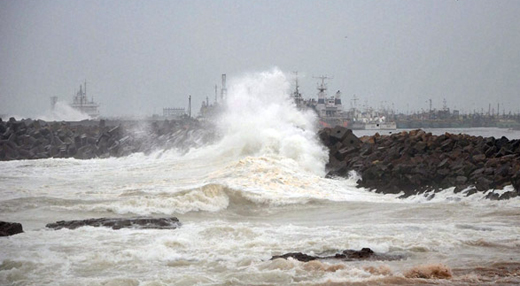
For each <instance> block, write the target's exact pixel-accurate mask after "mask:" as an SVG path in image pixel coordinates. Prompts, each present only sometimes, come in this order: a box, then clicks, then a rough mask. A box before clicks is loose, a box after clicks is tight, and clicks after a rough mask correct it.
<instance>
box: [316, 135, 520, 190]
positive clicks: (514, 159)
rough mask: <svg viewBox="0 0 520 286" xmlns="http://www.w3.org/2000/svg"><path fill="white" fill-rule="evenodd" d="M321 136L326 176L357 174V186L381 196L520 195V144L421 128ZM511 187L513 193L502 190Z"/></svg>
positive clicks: (517, 141)
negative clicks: (326, 151) (444, 192)
mask: <svg viewBox="0 0 520 286" xmlns="http://www.w3.org/2000/svg"><path fill="white" fill-rule="evenodd" d="M319 137H320V139H321V141H322V142H323V144H324V145H325V146H327V147H328V148H329V162H328V164H327V168H328V170H329V173H328V176H330V177H334V176H340V177H347V176H349V172H350V171H356V172H358V173H359V174H360V175H361V179H360V180H359V181H358V185H359V186H361V187H365V188H369V189H373V190H375V191H376V192H379V193H395V194H397V193H401V192H404V195H403V196H404V197H406V196H410V195H416V194H420V193H425V192H428V195H430V196H434V193H431V191H439V190H443V189H446V188H450V187H455V192H461V191H464V192H465V193H466V194H467V195H471V194H474V193H476V192H487V194H486V197H487V198H489V199H509V198H512V197H516V196H518V195H519V194H520V140H508V139H507V138H506V137H502V138H498V139H496V138H494V137H487V138H483V137H481V136H470V135H465V134H450V133H445V134H443V135H438V136H437V135H432V134H431V133H426V132H425V131H423V130H420V129H419V130H413V131H410V132H406V131H403V132H400V133H396V134H392V135H385V136H381V135H379V134H377V133H376V134H375V135H374V136H365V137H361V138H357V137H356V136H355V135H354V134H353V133H352V131H351V130H349V129H346V128H343V127H339V126H336V127H335V128H332V129H331V128H325V129H322V130H320V132H319ZM510 185H512V186H513V189H514V190H512V189H511V188H510V189H506V190H505V191H504V187H506V186H510ZM489 190H492V191H490V192H488V191H489ZM498 190H503V191H498Z"/></svg>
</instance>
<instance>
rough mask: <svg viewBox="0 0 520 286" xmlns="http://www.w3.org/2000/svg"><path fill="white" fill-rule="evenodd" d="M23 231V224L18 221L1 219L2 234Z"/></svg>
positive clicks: (0, 230) (0, 231) (0, 228)
mask: <svg viewBox="0 0 520 286" xmlns="http://www.w3.org/2000/svg"><path fill="white" fill-rule="evenodd" d="M22 232H23V228H22V224H20V223H17V222H5V221H0V236H11V235H15V234H18V233H22Z"/></svg>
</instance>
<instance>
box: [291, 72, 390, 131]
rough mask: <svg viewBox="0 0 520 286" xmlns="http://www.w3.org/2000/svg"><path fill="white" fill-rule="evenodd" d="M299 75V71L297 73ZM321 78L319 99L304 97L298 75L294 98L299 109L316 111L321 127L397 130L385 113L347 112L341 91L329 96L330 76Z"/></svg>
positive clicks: (318, 87) (354, 110) (352, 110)
mask: <svg viewBox="0 0 520 286" xmlns="http://www.w3.org/2000/svg"><path fill="white" fill-rule="evenodd" d="M296 75H297V73H296ZM317 79H320V80H321V83H318V85H317V89H318V100H317V101H316V100H315V99H309V100H305V99H303V97H302V95H301V93H300V91H299V86H298V77H297V76H296V85H295V91H294V92H293V99H294V102H295V103H296V106H297V107H298V108H299V109H312V110H314V111H315V112H316V114H317V116H318V119H319V124H320V126H321V127H334V126H337V125H339V126H343V127H347V128H350V129H353V130H395V129H396V128H397V125H396V123H395V122H392V121H386V117H385V116H383V115H379V114H377V116H376V114H374V116H370V117H367V115H369V114H370V113H367V112H364V113H361V112H359V111H358V110H356V109H355V108H352V109H351V110H350V111H349V112H345V110H344V109H343V104H342V101H341V91H339V90H338V91H337V92H336V93H335V94H334V95H333V96H330V97H329V96H327V84H326V83H325V80H326V79H329V77H326V76H321V77H317Z"/></svg>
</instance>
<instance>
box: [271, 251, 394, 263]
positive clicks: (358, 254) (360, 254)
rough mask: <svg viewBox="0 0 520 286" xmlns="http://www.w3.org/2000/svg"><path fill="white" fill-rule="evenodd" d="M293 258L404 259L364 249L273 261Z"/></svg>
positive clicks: (307, 259) (303, 259) (278, 256)
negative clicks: (332, 254) (331, 254)
mask: <svg viewBox="0 0 520 286" xmlns="http://www.w3.org/2000/svg"><path fill="white" fill-rule="evenodd" d="M289 257H291V258H293V259H296V260H298V261H302V262H309V261H312V260H317V259H338V260H342V261H357V260H378V261H388V260H400V259H403V258H404V257H403V256H400V255H388V254H382V253H376V252H374V251H372V249H370V248H363V249H361V250H351V249H347V250H344V251H343V252H341V253H337V254H336V255H334V256H312V255H307V254H305V253H301V252H290V253H286V254H283V255H276V256H273V257H271V260H274V259H277V258H283V259H287V258H289Z"/></svg>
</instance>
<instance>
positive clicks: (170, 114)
mask: <svg viewBox="0 0 520 286" xmlns="http://www.w3.org/2000/svg"><path fill="white" fill-rule="evenodd" d="M185 114H186V110H185V109H184V108H163V117H164V118H168V119H179V118H182V117H184V115H185Z"/></svg>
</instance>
